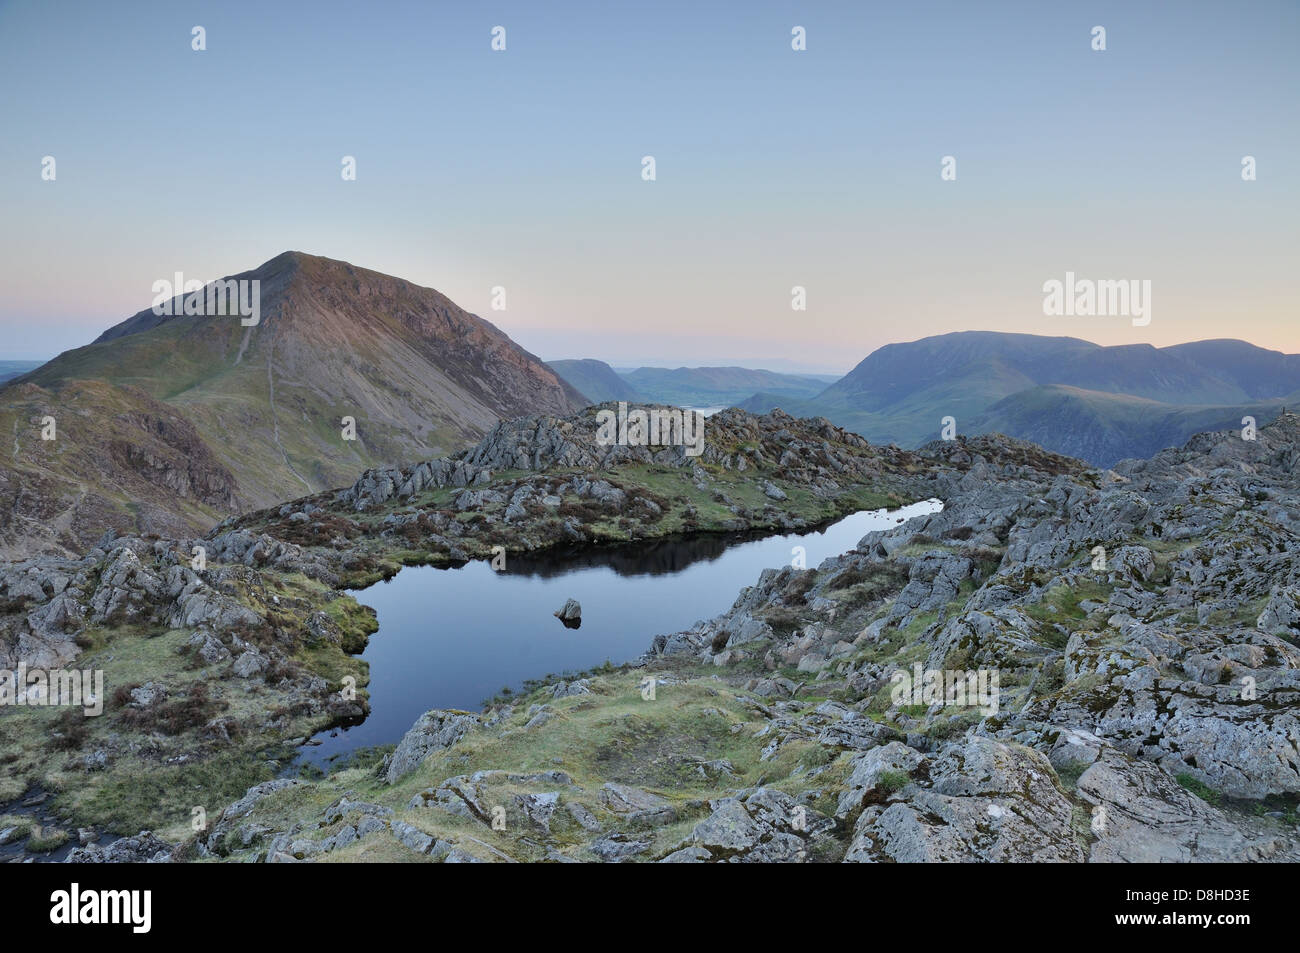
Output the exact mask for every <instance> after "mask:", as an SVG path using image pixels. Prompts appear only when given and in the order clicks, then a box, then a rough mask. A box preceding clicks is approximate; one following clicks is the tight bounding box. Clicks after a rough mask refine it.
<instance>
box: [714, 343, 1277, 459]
mask: <svg viewBox="0 0 1300 953" xmlns="http://www.w3.org/2000/svg"><path fill="white" fill-rule="evenodd" d="M1296 391H1300V355H1293V354H1291V355H1288V354H1281V353H1279V352H1276V351H1267V350H1264V349H1263V348H1257V347H1255V346H1253V345H1251V344H1247V343H1246V342H1244V341H1227V340H1225V341H1198V342H1195V343H1191V344H1180V345H1176V346H1174V347H1166V348H1156V347H1152V346H1151V345H1148V344H1134V345H1124V346H1117V347H1101V346H1099V345H1096V344H1091V343H1089V342H1087V341H1081V340H1079V339H1077V338H1065V337H1039V336H1037V335H1032V334H1003V333H998V332H991V331H968V332H960V333H956V334H944V335H940V336H938V337H931V338H923V339H922V340H919V341H912V342H910V343H906V344H890V345H887V346H885V347H882V348H880V349H879V350H877V351H874V352H873V353H872V354H871V355H870V356H868V357H867V358H866V359H865V360H863V361H862V362H861V363H860V364H859V365H858V366H857V367H855V368H854V369H853V370H852V371H850V372H849V373H848V374H847V375H845V376H844V377H843V378H842V379H841V380H839V381H837V382H836V383H834V384H832V385H831V386H830V387H828V388H826V390H824V391H823V392H822V393H820V394H818V395H817V396H816V397H814V398H811V399H804V400H791V399H788V398H783V397H782V396H781V395H776V394H770V393H760V394H755V395H754V396H753V397H751V398H750V399H749V400H746V401H744V402H743V403H742V404H741V405H740V406H741V407H743V408H744V409H746V410H750V411H754V412H760V411H766V410H770V409H771V408H773V407H777V406H779V407H781V408H782V409H783V410H785V411H787V412H789V413H793V414H796V415H799V416H809V415H820V416H825V417H827V418H829V419H830V420H832V421H834V422H835V423H837V424H839V425H840V426H842V427H847V428H849V429H851V430H855V431H857V432H858V433H860V434H862V435H863V436H865V437H867V438H868V439H869V440H871V441H872V442H879V443H897V444H899V445H900V446H905V447H915V446H919V445H920V444H922V443H924V442H926V441H927V440H930V439H933V438H935V437H937V436H938V435H939V431H940V427H941V426H942V424H941V421H942V419H943V418H944V417H947V416H952V417H954V418H955V419H956V421H957V429H958V431H959V432H961V433H968V434H976V433H990V432H994V431H1000V432H1004V433H1007V434H1010V435H1012V436H1015V437H1020V438H1023V439H1026V440H1032V441H1034V442H1036V443H1040V444H1041V445H1042V446H1044V447H1047V448H1048V449H1051V450H1054V451H1057V452H1060V453H1066V454H1069V455H1071V456H1076V457H1080V458H1082V459H1086V460H1088V461H1090V462H1092V463H1095V464H1099V465H1103V466H1109V465H1110V464H1113V463H1115V462H1116V461H1118V460H1120V459H1123V458H1125V457H1138V456H1149V455H1150V454H1152V453H1155V452H1157V451H1159V450H1161V449H1163V448H1165V447H1169V446H1176V445H1179V444H1181V443H1182V442H1183V441H1185V440H1186V439H1187V438H1188V437H1190V436H1191V435H1192V434H1194V433H1197V432H1199V431H1202V430H1208V429H1221V428H1230V427H1240V426H1241V419H1242V417H1243V416H1247V415H1250V416H1254V417H1255V418H1256V419H1257V421H1258V422H1259V423H1261V424H1262V423H1264V422H1266V421H1270V420H1273V419H1274V418H1275V417H1276V416H1277V414H1278V412H1279V411H1280V409H1281V407H1282V406H1283V405H1290V404H1294V403H1295V399H1294V396H1291V397H1288V395H1294V394H1295V392H1296Z"/></svg>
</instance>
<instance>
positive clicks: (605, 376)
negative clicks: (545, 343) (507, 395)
mask: <svg viewBox="0 0 1300 953" xmlns="http://www.w3.org/2000/svg"><path fill="white" fill-rule="evenodd" d="M546 366H547V367H549V368H550V369H551V370H553V371H555V373H556V374H557V375H558V376H559V377H560V378H561V379H562V380H564V381H565V382H567V383H568V384H569V386H571V387H573V388H574V389H575V390H577V391H580V392H582V393H583V394H585V395H586V396H587V399H588V402H589V403H595V404H600V403H604V402H605V401H607V400H628V401H644V399H645V398H643V397H642V396H641V395H640V394H639V393H637V390H636V388H635V387H633V386H632V385H631V384H629V383H628V382H627V381H625V380H624V379H623V378H622V377H620V376H619V375H618V372H617V371H615V370H614V368H612V367H610V366H609V365H608V364H606V363H605V362H604V361H596V360H592V359H591V358H587V359H585V360H578V361H547V362H546Z"/></svg>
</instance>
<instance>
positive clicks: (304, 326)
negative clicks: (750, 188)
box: [0, 252, 587, 549]
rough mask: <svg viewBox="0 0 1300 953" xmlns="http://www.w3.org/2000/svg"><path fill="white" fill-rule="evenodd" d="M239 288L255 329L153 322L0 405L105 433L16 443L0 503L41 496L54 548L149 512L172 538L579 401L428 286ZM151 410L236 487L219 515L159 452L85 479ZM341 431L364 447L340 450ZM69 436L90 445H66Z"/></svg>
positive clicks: (67, 360) (347, 275)
mask: <svg viewBox="0 0 1300 953" xmlns="http://www.w3.org/2000/svg"><path fill="white" fill-rule="evenodd" d="M233 277H234V278H235V279H236V280H240V279H246V280H254V279H255V280H257V281H259V282H260V283H261V285H260V290H261V321H260V323H259V324H258V325H256V326H251V327H244V326H242V325H241V323H240V321H239V320H238V318H237V317H236V316H234V315H230V316H184V315H178V316H173V317H167V316H158V315H155V314H154V313H153V311H152V309H146V310H144V311H141V312H139V313H137V314H135V315H133V316H132V317H130V318H128V319H127V320H126V321H123V322H121V323H120V324H118V325H115V326H114V327H112V328H110V329H109V330H107V331H105V332H104V333H103V334H102V335H100V336H99V338H98V339H97V340H96V341H95V342H94V343H92V344H90V345H87V346H85V347H81V348H76V349H75V350H72V351H67V352H65V353H63V354H61V355H59V356H58V357H56V358H54V359H53V360H52V361H50V362H49V363H47V364H45V365H43V366H41V367H39V368H37V369H36V370H34V371H31V372H30V373H27V374H25V375H23V376H22V377H20V378H18V379H17V380H15V381H12V382H10V383H9V384H8V385H6V387H5V388H4V389H3V390H2V391H0V409H3V410H4V411H5V412H7V414H8V416H10V417H12V418H13V419H14V422H13V426H14V427H15V433H19V432H23V433H27V432H34V431H29V430H28V428H30V427H31V426H32V423H31V420H32V416H31V415H35V417H36V418H39V417H41V416H44V415H46V414H48V415H51V416H54V417H55V418H56V419H58V418H64V419H65V420H67V419H68V417H69V415H70V414H73V413H78V414H85V413H87V412H89V413H91V414H95V413H100V414H102V415H103V417H102V419H101V426H99V427H63V428H61V431H62V433H61V436H60V440H63V442H62V443H60V442H57V441H56V442H55V443H54V445H53V447H51V448H44V449H46V450H47V451H49V452H46V453H42V454H34V453H30V452H28V450H29V449H30V448H31V447H33V446H34V445H33V444H32V443H30V441H28V440H22V441H18V450H16V451H15V452H14V453H13V454H12V455H11V457H10V459H7V460H6V459H4V458H2V457H0V468H4V470H5V472H4V473H2V474H0V478H2V479H0V494H3V492H4V491H3V487H5V486H7V487H8V488H9V492H10V493H14V494H19V495H21V494H22V493H24V492H27V491H28V490H29V489H30V488H31V487H35V486H43V487H45V488H46V492H48V493H51V494H53V495H54V496H55V497H57V500H46V501H45V502H46V504H47V505H46V507H45V508H46V509H48V510H49V511H51V512H55V513H59V514H60V515H61V516H63V517H66V518H65V519H63V520H62V521H58V525H56V526H55V527H54V528H53V529H51V530H50V531H49V533H48V534H47V535H48V537H49V538H48V539H46V543H48V544H50V545H57V546H62V547H64V548H71V549H75V548H76V544H84V543H85V542H86V541H87V540H88V539H89V538H90V537H92V536H97V535H98V534H99V533H101V532H102V531H103V529H104V528H115V529H118V530H119V531H121V530H126V529H130V530H134V531H151V530H156V528H157V526H158V519H157V518H150V517H149V516H148V514H149V513H150V512H155V511H156V512H157V513H162V512H171V513H173V514H175V518H174V519H170V520H168V526H167V529H168V530H169V531H174V530H175V528H176V527H175V524H176V523H178V522H179V523H184V524H187V525H189V526H190V527H191V528H193V529H206V528H207V526H208V525H210V520H209V519H208V517H209V516H210V515H211V513H213V512H215V513H217V514H218V515H227V514H229V513H232V512H241V511H243V510H245V509H249V508H255V507H264V506H269V505H273V504H276V503H278V502H280V501H282V500H285V499H289V498H293V497H297V496H301V495H302V494H303V493H311V492H317V491H320V490H324V489H329V488H333V487H337V486H344V485H347V484H349V483H350V482H351V481H353V480H355V479H356V476H357V474H359V473H361V472H362V471H363V470H365V469H367V468H369V467H372V466H376V465H381V464H388V463H394V462H409V461H413V460H419V459H425V458H428V457H433V456H438V455H441V454H444V453H447V452H449V451H454V450H457V449H460V448H462V447H464V446H467V445H469V444H471V443H474V442H475V441H477V440H478V439H479V438H480V437H481V436H482V435H483V434H484V433H486V432H487V431H488V430H490V429H491V428H492V427H493V426H494V425H495V424H496V422H497V421H498V420H500V419H501V418H504V417H515V416H519V415H521V414H524V413H536V412H538V411H539V410H547V411H551V412H555V413H567V412H570V411H572V410H573V409H576V408H578V407H581V406H583V405H585V404H586V403H587V401H586V400H585V398H584V397H583V395H582V394H580V393H579V392H578V391H577V390H575V389H574V388H572V387H571V386H570V385H568V384H567V383H566V382H564V381H563V380H562V379H560V378H559V377H557V376H556V374H555V373H554V372H553V371H551V370H550V369H549V368H547V367H546V366H545V365H544V364H543V363H542V362H541V361H540V360H539V359H537V358H536V357H534V356H533V355H532V354H530V353H529V352H527V351H525V350H524V349H523V348H521V347H519V346H518V345H517V344H515V343H514V341H512V340H511V339H510V338H509V337H508V336H507V335H506V334H505V333H504V332H502V331H501V330H500V329H498V328H496V327H495V326H494V325H492V324H490V323H489V322H487V321H485V320H483V319H482V318H479V317H477V316H476V315H473V314H470V313H468V312H466V311H464V310H463V309H461V308H459V307H457V306H456V304H455V303H454V302H452V301H451V300H450V299H448V298H447V297H446V296H444V295H442V294H440V293H439V292H437V291H434V290H433V289H430V288H422V287H420V286H418V285H415V284H412V283H411V282H408V281H404V280H402V279H400V278H394V277H391V276H388V275H384V274H381V273H379V272H375V271H371V270H369V269H365V268H358V267H356V266H354V265H351V264H348V263H346V262H341V261H334V260H332V259H328V258H321V257H317V256H313V255H306V254H303V253H301V252H285V253H284V254H281V255H278V256H276V257H275V258H273V259H271V260H270V261H268V262H266V263H265V264H263V265H261V266H260V267H258V268H255V269H253V270H251V271H247V272H243V273H241V274H238V275H235V276H233ZM173 310H180V309H178V308H174V309H173ZM84 382H99V383H102V384H103V385H106V386H105V387H102V388H97V392H98V393H99V394H100V403H101V407H100V409H98V410H96V409H95V408H94V407H93V406H91V405H89V404H88V402H87V401H86V400H85V399H84V398H83V397H78V399H77V400H75V401H71V402H70V398H71V396H72V395H74V394H78V395H84V393H85V391H84V388H83V387H82V385H83V384H84ZM142 401H144V402H147V405H148V410H147V411H143V410H141V406H142V403H141V402H142ZM159 407H165V408H167V409H168V411H169V412H170V413H172V414H174V415H176V417H177V418H179V420H181V421H183V422H184V424H186V425H188V427H189V428H190V429H191V430H192V433H193V438H194V440H197V441H198V443H197V444H195V446H194V451H195V453H197V454H198V456H199V457H200V458H202V459H204V460H209V461H210V462H211V463H212V465H213V467H215V468H217V469H219V470H220V471H221V472H223V473H225V474H227V475H228V476H229V481H228V482H229V487H228V490H229V494H228V495H229V500H228V501H227V502H226V503H225V504H223V505H220V506H218V505H216V504H215V503H209V502H205V503H204V504H203V508H200V509H201V511H200V510H199V509H196V498H194V497H192V496H187V494H189V493H190V492H191V489H192V487H193V486H194V485H195V484H194V482H193V481H191V480H189V479H188V478H185V477H183V476H182V474H181V472H180V470H178V469H177V468H178V467H181V466H182V465H183V464H184V462H185V461H184V460H183V459H180V458H175V459H173V458H171V457H168V456H167V455H165V454H155V455H154V457H155V461H154V463H150V464H146V463H144V462H142V461H140V460H132V459H131V458H129V457H127V458H119V457H115V456H113V455H111V454H109V455H107V456H106V457H105V458H104V467H103V469H102V470H96V469H94V468H88V467H87V465H86V463H87V462H88V461H90V460H94V459H96V457H98V456H102V455H103V453H104V448H103V447H101V446H99V445H98V441H99V440H100V435H101V434H106V433H109V432H110V431H113V430H114V428H120V427H121V426H122V425H123V422H124V421H143V420H145V419H146V418H149V417H150V416H151V415H152V416H158V414H159V413H160V411H159ZM74 408H75V409H74ZM24 415H27V417H26V418H24ZM345 418H348V419H349V420H350V421H351V422H353V423H354V425H355V439H345V437H344V430H345ZM188 432H189V431H187V433H188ZM137 438H138V439H139V440H140V441H146V438H147V433H140V434H137ZM77 439H81V440H83V441H85V442H84V443H81V444H77V445H75V446H74V441H75V440H77ZM120 439H121V440H123V441H124V442H127V443H129V442H131V439H133V438H130V437H129V436H127V435H126V434H123V435H122V436H121V438H120ZM146 442H147V441H146ZM200 445H201V446H200ZM78 461H81V462H80V463H78ZM141 467H143V468H144V469H145V470H157V471H158V472H150V473H149V474H148V476H149V477H150V478H149V479H147V480H146V481H145V482H146V483H147V484H148V486H149V487H152V488H153V489H152V491H151V492H150V494H148V495H146V496H144V497H141V496H140V491H141V487H139V486H137V484H136V479H135V478H136V477H137V476H139V475H140V474H139V472H137V471H138V470H139V468H141ZM51 468H52V469H51ZM201 482H202V481H200V483H201ZM221 482H225V481H224V480H223V481H221ZM56 487H57V491H56V490H55V488H56ZM132 488H134V489H132ZM88 500H98V501H100V502H99V503H97V504H96V505H94V506H90V505H88V504H87V501H88ZM58 501H62V504H60V503H59V502H58ZM142 501H143V502H144V503H145V504H148V505H146V506H144V507H143V509H142V507H141V502H142ZM0 502H2V500H0ZM27 529H35V527H27ZM23 537H24V527H22V526H19V525H17V524H15V523H12V522H11V523H8V524H5V523H3V522H0V545H8V544H10V543H12V542H14V541H15V540H17V541H18V542H21V540H22V538H23ZM54 540H61V542H58V543H57V544H55V543H54Z"/></svg>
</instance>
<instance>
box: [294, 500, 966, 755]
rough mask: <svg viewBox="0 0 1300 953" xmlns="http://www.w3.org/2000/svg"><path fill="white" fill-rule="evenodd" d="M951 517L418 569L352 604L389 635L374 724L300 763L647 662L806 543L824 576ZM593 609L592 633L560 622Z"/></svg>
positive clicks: (900, 516) (330, 738)
mask: <svg viewBox="0 0 1300 953" xmlns="http://www.w3.org/2000/svg"><path fill="white" fill-rule="evenodd" d="M939 509H942V504H941V503H940V502H939V501H938V500H929V501H926V502H923V503H915V504H913V505H911V506H906V507H903V508H901V509H897V510H869V511H863V512H860V513H854V514H852V515H851V516H846V517H844V518H843V519H841V520H839V521H837V522H835V523H832V524H830V525H829V526H826V527H824V528H823V529H821V530H816V531H813V532H808V533H798V534H789V535H777V536H766V537H761V538H759V537H756V536H754V535H753V534H749V535H730V536H723V535H710V536H699V537H695V538H692V539H678V540H663V541H659V542H647V543H639V544H637V545H636V546H635V547H617V548H592V547H586V548H583V549H574V550H572V551H568V552H563V551H561V552H555V551H550V552H548V553H547V555H546V556H545V557H531V558H530V557H525V556H513V557H510V558H509V560H508V562H507V565H506V569H505V570H504V571H501V572H496V571H493V569H492V568H491V566H490V565H489V563H488V562H487V561H476V562H471V563H468V564H466V565H464V566H461V567H459V568H455V569H437V568H434V567H432V566H408V567H407V568H405V569H403V570H402V571H401V572H399V573H398V574H397V575H396V576H394V577H393V578H392V579H389V580H387V581H386V582H380V583H376V584H375V585H373V586H370V587H369V588H366V589H363V590H358V591H354V592H353V593H352V595H354V596H356V597H357V599H358V600H359V601H361V602H362V603H364V604H365V605H369V606H373V607H374V609H375V611H376V612H377V613H378V617H379V631H378V632H376V633H375V634H374V635H373V636H371V638H370V644H369V645H368V646H367V647H366V650H365V652H364V653H362V658H364V659H365V660H366V661H367V662H369V663H370V686H369V691H370V707H371V713H370V716H369V717H368V718H367V719H366V720H365V721H364V722H363V723H361V724H360V725H355V726H353V727H350V728H347V729H336V730H334V731H331V732H327V733H326V734H323V735H321V736H319V737H318V739H317V740H319V741H320V742H321V744H320V745H318V746H308V747H305V748H303V749H302V756H301V759H300V760H303V761H309V762H312V763H320V762H323V761H326V760H328V759H331V758H334V757H336V756H338V755H340V754H344V753H346V752H348V751H351V750H353V749H355V748H360V747H365V746H369V745H380V744H388V743H390V742H397V741H398V740H400V739H401V737H402V735H403V734H405V732H406V730H407V729H408V728H410V727H411V725H412V723H413V722H414V721H415V720H416V719H417V718H418V717H419V716H420V715H421V714H423V713H424V712H426V711H428V710H429V709H430V708H461V709H466V710H470V711H477V710H478V709H479V708H481V707H482V705H483V702H484V701H485V700H486V699H488V698H489V697H491V696H492V695H494V694H496V693H497V692H498V691H500V690H501V689H502V688H503V687H506V686H509V687H510V688H511V689H512V690H516V689H518V688H519V687H520V686H521V685H522V684H523V682H524V681H525V680H527V679H530V678H541V677H542V676H544V675H546V674H548V673H555V674H561V673H564V672H574V671H583V670H585V669H589V668H592V667H593V666H596V665H600V664H601V663H602V662H605V661H610V662H614V663H619V662H625V661H628V660H629V659H632V658H635V657H636V656H638V655H640V654H642V653H643V652H645V651H646V650H647V649H649V647H650V643H651V642H652V640H653V639H654V637H655V636H656V635H658V634H660V633H670V632H678V631H681V630H683V629H688V628H690V627H691V626H692V625H693V624H694V623H695V622H696V621H698V620H700V619H708V618H712V617H713V616H716V615H719V614H721V613H723V612H726V611H727V610H728V609H729V608H730V607H731V605H732V603H733V602H734V601H735V599H736V596H737V595H739V593H740V590H741V589H742V588H743V587H744V586H749V585H753V584H754V583H755V582H757V581H758V577H759V574H760V573H761V572H762V571H763V570H764V569H768V568H773V569H776V568H780V567H782V566H788V565H790V563H791V559H792V552H793V550H794V547H796V546H802V547H804V549H805V551H806V556H805V559H806V565H807V566H809V567H810V568H811V567H815V566H817V565H818V563H820V562H821V561H822V560H824V559H826V558H828V557H830V556H838V555H839V554H841V553H844V552H847V551H848V550H850V549H853V548H854V547H855V546H856V545H857V543H858V540H860V539H861V538H862V537H863V536H864V535H866V534H867V533H868V532H870V531H871V530H877V529H887V528H889V527H891V526H895V525H897V524H898V523H900V522H902V521H903V520H905V519H909V518H911V517H913V516H919V515H921V514H923V513H933V512H935V511H937V510H939ZM566 599H577V600H578V601H579V602H580V603H582V625H581V627H579V628H576V629H570V628H566V627H565V626H564V625H563V624H562V623H561V622H560V621H559V620H558V619H557V618H555V616H554V615H553V613H554V612H555V611H556V610H557V609H559V608H560V607H561V606H563V605H564V602H565V600H566Z"/></svg>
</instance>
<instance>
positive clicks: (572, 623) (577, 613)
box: [555, 599, 582, 629]
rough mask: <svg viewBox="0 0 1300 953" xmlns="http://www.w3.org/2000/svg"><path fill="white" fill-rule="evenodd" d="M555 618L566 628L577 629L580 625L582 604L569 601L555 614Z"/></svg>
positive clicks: (575, 600) (572, 600)
mask: <svg viewBox="0 0 1300 953" xmlns="http://www.w3.org/2000/svg"><path fill="white" fill-rule="evenodd" d="M555 618H557V619H559V620H560V621H561V622H563V623H564V625H565V627H566V628H570V629H576V628H578V627H579V626H580V625H582V604H581V603H580V602H578V600H577V599H569V600H568V601H567V602H565V603H564V608H563V609H560V610H558V611H557V612H556V613H555Z"/></svg>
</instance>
